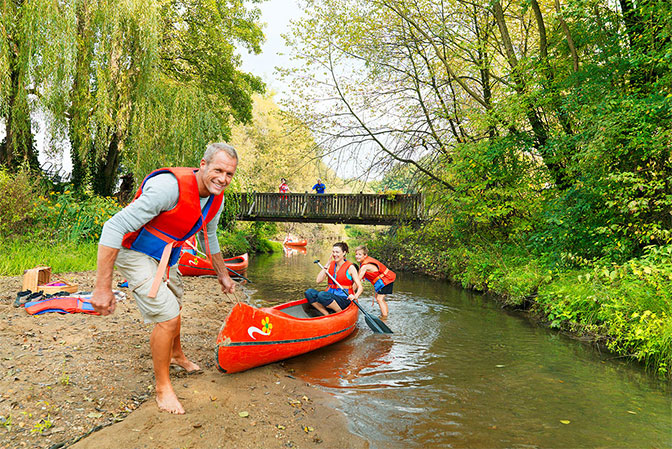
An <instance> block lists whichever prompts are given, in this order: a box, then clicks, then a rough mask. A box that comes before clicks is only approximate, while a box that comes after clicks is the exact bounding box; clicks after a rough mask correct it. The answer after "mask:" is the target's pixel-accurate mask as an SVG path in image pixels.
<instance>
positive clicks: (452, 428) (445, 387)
mask: <svg viewBox="0 0 672 449" xmlns="http://www.w3.org/2000/svg"><path fill="white" fill-rule="evenodd" d="M309 252H310V250H309ZM311 256H312V257H299V256H297V257H283V256H282V255H279V256H272V257H268V258H265V259H261V260H253V261H251V263H250V270H249V271H250V276H253V278H254V280H255V284H253V285H252V286H254V288H255V289H256V291H255V292H254V295H253V301H257V302H258V304H260V305H261V304H264V305H266V304H273V303H275V304H277V303H281V302H286V301H288V300H290V299H298V297H299V296H301V295H302V294H303V291H304V290H305V289H306V288H308V287H312V286H314V281H315V276H316V275H317V270H316V268H315V266H314V264H313V263H312V260H313V259H314V257H315V256H318V257H319V255H318V254H314V255H311ZM370 295H371V291H370V288H368V289H366V293H365V295H363V297H362V300H361V304H362V306H363V307H365V308H366V309H367V310H368V311H369V312H370V313H374V314H376V313H377V312H378V311H377V308H376V307H375V306H372V305H371V300H372V298H371V296H370ZM388 300H389V301H388V303H389V307H390V317H389V319H388V320H387V324H388V326H389V327H390V328H392V329H393V330H394V331H395V333H394V334H373V333H372V332H371V330H370V329H369V328H368V327H367V326H366V324H365V323H364V320H363V318H362V317H361V316H360V323H359V328H358V330H357V332H356V333H354V334H353V335H352V336H351V337H350V338H348V339H346V340H344V341H342V342H340V343H337V344H335V345H332V346H329V347H326V348H323V349H321V350H319V351H315V352H313V353H310V354H306V355H304V356H301V357H297V358H294V359H291V360H288V361H286V362H285V366H286V367H287V368H288V369H291V370H293V373H294V375H295V376H299V377H301V378H303V379H305V380H307V381H309V382H311V383H314V384H318V385H321V386H322V388H324V389H326V390H327V391H330V392H331V393H333V394H334V395H335V396H336V397H338V398H339V399H340V404H341V408H342V410H343V411H344V412H345V413H346V415H347V416H348V417H349V420H350V423H351V427H352V430H353V431H354V432H356V433H358V434H359V435H362V436H364V437H365V438H366V439H367V440H368V441H369V442H370V444H371V447H373V448H424V447H464V448H472V447H474V448H526V447H545V448H577V447H578V448H583V447H604V448H623V447H626V448H662V447H667V448H670V447H672V435H671V433H670V428H671V424H672V399H671V397H670V393H671V392H672V388H671V387H670V385H669V384H668V383H664V382H661V381H659V380H657V379H656V378H655V377H653V376H652V375H650V374H648V373H646V372H645V371H644V370H643V369H642V368H641V367H640V366H638V365H633V364H631V363H627V362H625V361H622V360H619V359H614V358H613V355H609V354H603V353H601V352H600V351H599V350H598V349H596V348H593V347H591V346H588V345H585V344H581V343H579V342H577V341H575V340H572V339H569V338H567V337H565V336H563V335H561V334H559V333H557V332H554V331H550V330H549V329H546V328H544V327H541V326H537V325H534V324H532V323H530V321H528V320H527V319H525V318H524V317H522V316H520V315H516V314H511V313H507V312H504V311H502V310H501V309H500V308H499V307H498V306H497V304H496V303H495V302H493V301H492V300H490V299H489V298H487V297H484V296H481V295H474V294H471V293H469V292H467V291H464V290H462V289H458V288H455V287H452V286H450V285H448V284H447V283H444V282H437V281H434V280H431V279H426V278H423V277H420V276H411V275H407V274H405V273H400V274H399V277H398V278H397V281H396V282H395V293H394V294H393V295H390V296H389V297H388Z"/></svg>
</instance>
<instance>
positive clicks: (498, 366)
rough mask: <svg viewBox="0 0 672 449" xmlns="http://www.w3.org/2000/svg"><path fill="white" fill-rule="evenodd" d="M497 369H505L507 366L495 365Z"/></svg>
mask: <svg viewBox="0 0 672 449" xmlns="http://www.w3.org/2000/svg"><path fill="white" fill-rule="evenodd" d="M495 366H496V367H497V368H504V367H505V366H506V365H495Z"/></svg>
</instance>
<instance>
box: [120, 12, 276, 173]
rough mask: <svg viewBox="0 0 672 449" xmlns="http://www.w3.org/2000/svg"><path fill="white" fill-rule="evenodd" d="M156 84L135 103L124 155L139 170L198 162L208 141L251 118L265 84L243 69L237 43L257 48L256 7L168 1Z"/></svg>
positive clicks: (260, 35) (224, 136)
mask: <svg viewBox="0 0 672 449" xmlns="http://www.w3.org/2000/svg"><path fill="white" fill-rule="evenodd" d="M161 20H162V23H161V30H160V32H161V45H160V47H159V48H158V51H159V57H158V60H157V61H156V67H157V70H156V71H155V72H154V77H153V79H152V84H151V86H150V87H149V89H148V90H147V91H146V92H145V95H144V96H143V97H142V98H138V101H137V103H136V104H135V109H134V111H133V116H132V120H133V129H132V132H131V135H130V139H129V142H130V145H129V147H130V148H132V151H129V154H128V158H127V163H128V168H129V169H130V170H131V171H132V172H133V173H135V175H136V177H142V176H144V175H145V174H146V173H147V172H149V171H150V170H152V169H154V168H156V167H158V166H164V165H183V166H184V165H187V166H191V165H197V164H198V163H199V161H200V159H201V157H202V155H203V151H204V149H205V147H206V145H207V144H208V143H209V142H212V141H215V140H228V139H229V138H230V137H231V129H232V124H233V123H234V122H238V123H248V122H250V121H251V120H252V104H253V101H252V95H253V94H254V93H262V92H263V91H264V85H263V83H262V82H261V80H260V79H259V78H257V77H255V76H253V75H251V74H248V73H244V72H241V71H240V70H238V67H239V66H240V64H241V62H242V61H241V59H240V56H238V55H237V54H236V52H235V49H236V47H235V45H234V44H238V45H239V46H241V47H242V48H245V49H247V51H250V52H254V53H259V52H260V51H261V47H260V45H261V42H262V41H263V33H262V32H261V28H260V27H259V25H258V20H259V11H258V10H257V9H251V10H248V9H247V8H245V6H244V5H243V3H242V2H239V1H235V0H234V1H221V0H220V1H210V2H208V1H201V0H187V1H175V0H173V1H168V2H165V3H163V4H162V6H161Z"/></svg>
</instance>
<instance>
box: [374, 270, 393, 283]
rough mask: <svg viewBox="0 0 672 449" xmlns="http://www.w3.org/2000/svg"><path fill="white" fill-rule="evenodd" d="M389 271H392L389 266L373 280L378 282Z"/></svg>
mask: <svg viewBox="0 0 672 449" xmlns="http://www.w3.org/2000/svg"><path fill="white" fill-rule="evenodd" d="M389 271H390V269H389V268H385V271H383V272H382V273H380V274H379V275H378V276H377V277H376V278H375V279H374V280H373V282H376V281H377V280H378V279H382V278H383V276H385V275H386V274H387V273H388V272H389Z"/></svg>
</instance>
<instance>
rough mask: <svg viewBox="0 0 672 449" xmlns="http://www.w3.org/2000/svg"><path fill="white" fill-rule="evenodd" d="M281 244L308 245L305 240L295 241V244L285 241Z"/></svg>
mask: <svg viewBox="0 0 672 449" xmlns="http://www.w3.org/2000/svg"><path fill="white" fill-rule="evenodd" d="M282 243H283V245H287V246H306V245H307V244H308V242H307V241H306V240H297V241H295V242H293V241H291V240H285V241H284V242H282Z"/></svg>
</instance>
